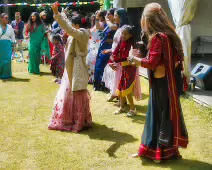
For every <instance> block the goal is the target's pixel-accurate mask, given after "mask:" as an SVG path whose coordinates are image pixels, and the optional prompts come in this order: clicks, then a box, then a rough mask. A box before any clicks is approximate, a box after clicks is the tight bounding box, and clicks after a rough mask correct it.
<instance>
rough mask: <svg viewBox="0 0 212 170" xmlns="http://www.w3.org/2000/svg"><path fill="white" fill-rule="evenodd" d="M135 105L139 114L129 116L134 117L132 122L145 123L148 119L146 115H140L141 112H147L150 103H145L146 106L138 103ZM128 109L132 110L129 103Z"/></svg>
mask: <svg viewBox="0 0 212 170" xmlns="http://www.w3.org/2000/svg"><path fill="white" fill-rule="evenodd" d="M135 107H136V110H137V112H138V114H137V115H135V116H132V117H129V118H130V119H132V122H133V123H139V124H144V123H145V121H146V116H144V115H139V113H143V114H146V112H147V108H148V105H145V106H143V105H136V106H135ZM126 109H127V110H130V106H129V105H127V107H126Z"/></svg>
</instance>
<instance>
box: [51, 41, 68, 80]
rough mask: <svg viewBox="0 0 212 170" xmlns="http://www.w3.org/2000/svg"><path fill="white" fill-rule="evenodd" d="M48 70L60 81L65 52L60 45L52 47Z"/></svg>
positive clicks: (63, 67)
mask: <svg viewBox="0 0 212 170" xmlns="http://www.w3.org/2000/svg"><path fill="white" fill-rule="evenodd" d="M52 57H53V58H52V60H51V67H50V70H51V71H52V74H53V75H54V76H56V77H57V78H60V79H62V77H63V72H64V69H65V52H64V47H63V45H62V44H60V43H59V44H57V45H54V47H53V52H52Z"/></svg>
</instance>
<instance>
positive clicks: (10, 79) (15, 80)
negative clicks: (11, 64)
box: [2, 77, 30, 82]
mask: <svg viewBox="0 0 212 170" xmlns="http://www.w3.org/2000/svg"><path fill="white" fill-rule="evenodd" d="M29 81H30V79H22V78H16V77H12V78H9V79H2V82H29Z"/></svg>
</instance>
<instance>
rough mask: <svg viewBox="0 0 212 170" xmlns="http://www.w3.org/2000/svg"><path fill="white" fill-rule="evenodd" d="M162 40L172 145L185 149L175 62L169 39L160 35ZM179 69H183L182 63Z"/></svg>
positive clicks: (185, 143)
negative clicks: (171, 127) (171, 126)
mask: <svg viewBox="0 0 212 170" xmlns="http://www.w3.org/2000/svg"><path fill="white" fill-rule="evenodd" d="M160 35H161V37H162V39H163V51H164V60H165V68H166V74H167V80H168V90H169V100H170V119H171V120H172V125H173V138H174V140H173V145H174V146H175V147H179V146H181V147H184V148H186V147H187V144H188V139H187V138H186V137H184V136H182V134H181V127H180V112H181V108H180V101H179V97H178V96H179V95H178V92H177V87H176V79H175V62H174V61H173V56H172V48H171V43H170V41H169V38H168V37H167V35H165V34H162V33H161V34H160ZM181 68H182V69H183V66H182V63H181ZM184 84H185V82H184Z"/></svg>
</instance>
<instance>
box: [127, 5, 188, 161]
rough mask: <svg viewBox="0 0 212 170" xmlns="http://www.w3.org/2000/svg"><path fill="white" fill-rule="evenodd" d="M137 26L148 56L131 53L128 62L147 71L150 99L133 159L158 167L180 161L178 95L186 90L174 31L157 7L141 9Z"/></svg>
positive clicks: (183, 136)
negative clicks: (145, 40) (145, 38)
mask: <svg viewBox="0 0 212 170" xmlns="http://www.w3.org/2000/svg"><path fill="white" fill-rule="evenodd" d="M141 26H142V30H143V31H145V33H146V34H147V36H148V39H149V44H148V50H149V51H148V54H147V56H146V58H142V59H141V58H138V57H133V56H134V55H135V54H136V51H134V55H133V56H132V57H129V58H128V60H129V61H131V62H135V63H136V64H138V65H140V66H142V67H144V68H147V69H148V72H149V82H150V98H149V105H148V111H147V114H146V123H145V127H144V131H143V135H142V142H141V145H140V148H139V150H138V152H137V153H136V154H134V155H133V157H138V156H145V157H148V158H150V159H152V160H154V161H155V162H156V163H160V162H161V160H166V159H173V158H179V157H181V156H180V153H179V151H178V148H186V147H187V144H188V133H187V130H186V126H185V123H184V119H183V114H182V109H181V105H180V95H181V94H182V91H183V90H185V87H186V86H185V85H186V81H185V77H183V76H182V75H183V74H182V72H183V65H182V62H183V51H182V45H181V41H180V39H179V37H178V36H177V34H176V33H175V30H174V27H173V26H172V25H171V23H170V21H169V20H168V17H167V15H166V13H165V12H164V10H163V9H162V8H161V6H160V5H159V4H157V3H150V4H148V5H147V6H146V7H145V9H144V12H143V15H142V19H141ZM137 55H139V54H138V53H137Z"/></svg>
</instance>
